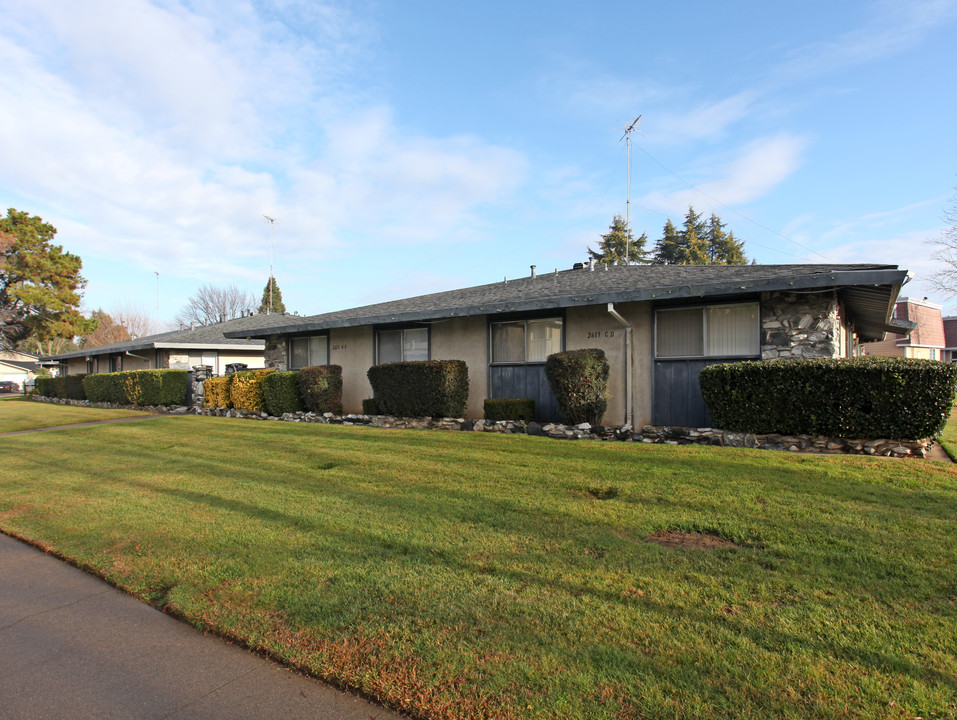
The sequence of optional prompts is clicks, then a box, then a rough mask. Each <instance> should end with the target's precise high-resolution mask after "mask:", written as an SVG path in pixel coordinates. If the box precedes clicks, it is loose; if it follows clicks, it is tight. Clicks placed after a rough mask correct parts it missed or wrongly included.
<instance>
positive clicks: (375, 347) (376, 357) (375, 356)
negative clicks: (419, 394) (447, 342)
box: [372, 323, 432, 365]
mask: <svg viewBox="0 0 957 720" xmlns="http://www.w3.org/2000/svg"><path fill="white" fill-rule="evenodd" d="M406 330H425V359H426V360H431V359H432V326H431V325H424V324H421V323H413V324H409V325H380V326H376V327H375V328H374V332H373V335H372V364H373V365H385V364H386V363H384V362H382V360H381V359H380V358H381V353H380V352H379V335H380V334H381V333H385V332H399V333H401V335H400V339H399V352H400V353H401V354H402V356H401V358H400V359H399V360H389V361H388V362H415V361H412V360H406V359H405V332H406Z"/></svg>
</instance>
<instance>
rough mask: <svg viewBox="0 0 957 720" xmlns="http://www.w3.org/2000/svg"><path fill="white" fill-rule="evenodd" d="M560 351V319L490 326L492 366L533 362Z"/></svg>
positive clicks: (522, 321)
mask: <svg viewBox="0 0 957 720" xmlns="http://www.w3.org/2000/svg"><path fill="white" fill-rule="evenodd" d="M561 350H562V319H561V318H543V319H540V320H512V321H508V322H498V323H492V362H493V363H537V362H545V359H546V358H547V357H548V356H549V355H552V354H554V353H557V352H561Z"/></svg>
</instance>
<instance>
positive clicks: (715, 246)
mask: <svg viewBox="0 0 957 720" xmlns="http://www.w3.org/2000/svg"><path fill="white" fill-rule="evenodd" d="M725 225H726V223H723V222H721V218H720V217H718V215H717V214H715V213H711V217H710V218H709V219H708V223H707V226H706V229H705V238H706V239H707V243H708V261H709V262H710V263H711V264H712V265H747V264H748V259H747V258H746V257H745V255H744V243H743V242H740V243H739V242H738V241H737V240H735V239H734V233H733V232H728V233H726V232H725V231H724V228H725Z"/></svg>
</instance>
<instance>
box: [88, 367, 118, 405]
mask: <svg viewBox="0 0 957 720" xmlns="http://www.w3.org/2000/svg"><path fill="white" fill-rule="evenodd" d="M121 375H122V373H118V372H112V373H96V374H94V375H87V376H86V377H85V378H83V389H84V390H85V391H86V399H87V400H91V401H92V402H106V403H116V404H118V405H126V404H128V403H127V400H126V393H125V391H124V388H123V379H122V378H121V377H120V376H121Z"/></svg>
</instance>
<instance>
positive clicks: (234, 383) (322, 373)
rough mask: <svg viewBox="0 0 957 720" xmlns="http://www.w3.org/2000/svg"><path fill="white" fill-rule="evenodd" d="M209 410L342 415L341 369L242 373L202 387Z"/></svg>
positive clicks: (219, 378)
mask: <svg viewBox="0 0 957 720" xmlns="http://www.w3.org/2000/svg"><path fill="white" fill-rule="evenodd" d="M203 396H204V405H205V406H206V407H220V408H237V409H240V410H249V411H252V412H267V413H269V414H270V415H274V416H277V417H278V416H280V415H282V414H283V413H289V412H299V411H300V410H308V411H310V412H319V413H324V412H333V413H336V414H337V415H338V414H341V413H342V368H341V367H340V366H338V365H324V366H321V367H308V368H303V369H302V370H298V371H295V370H291V371H286V372H277V371H276V370H272V369H264V370H263V369H261V370H241V371H239V372H237V373H233V374H232V375H227V376H226V377H218V378H209V379H208V380H205V381H204V383H203Z"/></svg>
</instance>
